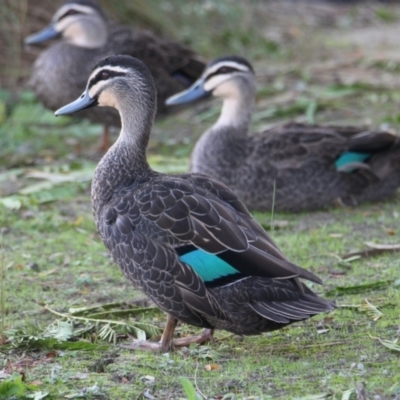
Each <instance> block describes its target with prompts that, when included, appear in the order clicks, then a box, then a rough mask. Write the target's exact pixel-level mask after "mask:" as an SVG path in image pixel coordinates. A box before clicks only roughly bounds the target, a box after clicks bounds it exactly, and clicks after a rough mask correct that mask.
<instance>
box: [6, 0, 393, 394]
mask: <svg viewBox="0 0 400 400" xmlns="http://www.w3.org/2000/svg"><path fill="white" fill-rule="evenodd" d="M178 3H179V2H178V1H177V0H176V1H175V0H174V1H170V2H167V3H164V7H165V9H163V10H162V14H163V15H167V16H168V18H170V19H171V20H172V21H173V24H170V25H171V26H179V27H180V28H181V29H180V30H178V31H174V32H171V34H173V35H174V36H175V37H180V38H181V39H185V40H186V41H187V42H188V43H189V44H191V45H193V46H194V47H195V48H196V49H199V50H201V51H204V54H205V55H207V56H208V55H209V56H216V55H220V54H224V53H225V50H226V51H228V50H229V52H238V53H241V54H245V55H247V56H249V57H251V59H252V60H253V61H255V68H256V71H257V77H258V82H259V95H258V99H257V110H256V111H255V115H254V121H253V129H254V130H255V131H257V130H260V129H263V128H264V127H265V126H268V125H269V124H271V123H279V122H282V121H285V120H287V119H291V118H297V119H300V120H307V119H308V120H315V122H318V123H320V122H330V123H332V122H333V123H343V124H348V123H356V124H365V123H367V124H369V125H371V126H373V127H374V126H375V127H376V126H379V125H380V124H382V123H389V124H390V125H391V127H392V128H395V129H397V130H398V129H399V127H400V117H399V115H400V114H399V102H400V89H399V86H398V85H397V84H395V83H393V84H387V82H388V81H386V83H385V82H383V83H382V82H380V81H378V82H375V81H371V79H370V78H371V74H372V75H373V76H380V74H391V75H390V77H391V79H392V80H391V81H390V82H397V81H396V79H397V77H398V72H399V71H398V63H397V61H395V60H391V59H388V60H381V59H379V60H376V61H373V60H369V59H367V58H368V57H367V54H366V55H365V59H364V58H361V59H355V60H354V61H348V60H347V61H348V62H349V63H350V67H349V66H346V65H345V66H343V67H334V68H333V69H329V68H331V67H326V68H327V70H323V69H322V72H321V67H319V69H318V68H314V67H315V64H316V63H317V64H318V63H320V62H325V61H332V62H333V61H335V62H336V58H337V57H339V58H340V57H343V55H345V56H348V59H349V60H351V57H352V51H353V45H352V44H351V43H350V42H349V41H348V40H347V39H346V38H345V37H344V36H343V34H344V33H351V32H352V31H353V30H354V31H357V24H356V23H354V24H353V22H354V21H355V22H357V21H358V22H357V23H360V18H361V17H362V15H364V14H363V12H365V11H364V9H363V7H362V6H360V7H355V8H353V9H351V10H348V12H347V13H346V14H345V15H344V16H343V17H340V18H341V19H339V20H338V21H336V25H335V26H333V28H327V27H325V26H324V25H323V24H322V25H318V24H317V28H316V27H315V26H314V25H313V24H311V25H307V24H306V23H305V22H304V20H301V21H300V22H298V21H297V19H298V17H296V16H295V15H296V14H293V15H292V14H290V15H287V16H286V17H285V18H287V21H288V23H287V24H284V23H283V22H282V21H283V20H279V18H278V17H276V16H277V15H280V16H281V15H282V13H283V12H282V11H279V10H277V11H276V14H275V9H274V12H272V11H271V10H272V9H271V8H268V7H269V6H267V5H265V8H263V7H262V6H261V5H259V4H258V3H257V4H255V3H254V4H255V5H254V4H253V3H251V4H252V5H253V6H254V8H251V9H250V11H249V12H248V13H247V14H246V10H245V8H246V6H249V4H250V3H249V4H248V3H243V4H242V3H240V4H239V3H234V2H228V1H224V2H221V3H220V4H219V5H216V3H215V4H214V3H213V4H212V6H210V7H203V8H202V7H199V2H195V3H193V4H192V3H191V4H188V5H186V6H185V7H183V8H182V9H180V12H179V13H178V12H176V7H177V4H178ZM137 4H140V3H137ZM146 4H147V3H146ZM168 4H170V5H172V6H171V7H170V8H168V7H167V5H168ZM150 6H151V4H150ZM150 6H149V7H150ZM121 10H122V11H121ZM124 10H125V9H123V5H121V7H120V8H118V9H115V10H114V13H115V15H116V16H121V18H122V14H124ZM142 10H143V13H144V14H146V13H147V14H146V15H148V14H149V13H150V14H151V7H150V8H149V9H146V8H143V9H142ZM149 10H150V11H149ZM397 10H398V8H396V9H395V12H393V14H392V13H391V9H390V8H389V6H388V7H385V8H382V7H381V8H378V9H377V10H376V14H377V16H376V18H377V19H378V20H379V21H380V22H379V23H380V24H383V23H385V21H386V22H390V24H394V23H396V20H397V15H398V11H397ZM125 11H126V10H125ZM245 14H246V15H245ZM255 14H257V19H256V20H257V22H256V23H254V24H253V23H252V21H253V19H252V18H253V17H254V15H255ZM126 15H128V14H126ZM368 15H369V14H368ZM391 15H394V16H395V17H393V18H392V17H391ZM242 16H244V18H242ZM267 16H268V24H269V25H268V29H269V28H271V30H272V31H273V29H277V31H278V32H280V30H282V29H284V28H282V27H283V26H290V23H293V24H294V26H293V27H292V26H290V29H292V28H293V29H294V28H296V29H300V31H299V32H297V31H294V33H291V31H290V32H288V33H287V35H289V36H288V37H289V39H282V40H278V39H274V40H276V41H277V43H278V46H277V47H276V46H275V45H274V40H272V39H271V37H272V36H269V35H268V32H267V33H266V34H265V35H264V32H265V31H264V30H263V29H264V25H262V24H261V22H262V21H261V19H262V18H264V17H265V18H267ZM360 16H361V17H360ZM128 17H129V15H128V16H126V18H128ZM153 17H157V16H156V15H153ZM129 18H130V17H129ZM143 18H144V17H143ZM275 18H278V19H275ZM280 18H282V17H280ZM296 18H297V19H296ZM258 19H260V20H258ZM226 21H230V23H229V24H228V23H226ZM368 21H369V20H368ZM317 22H318V21H317ZM373 22H374V21H372V22H369V24H371V26H373ZM375 22H376V21H375ZM205 24H208V26H209V30H208V31H207V32H206V33H205V34H203V35H201V32H203V31H204V28H203V27H204V25H205ZM235 24H236V25H235ZM346 24H348V25H346ZM253 25H254V26H253ZM266 25H267V24H266ZM232 26H238V27H237V29H236V30H233V29H232ZM368 26H369V25H368ZM220 28H221V29H220ZM257 28H258V30H257ZM288 29H289V28H288ZM296 32H297V33H296ZM339 33H340V34H339ZM290 35H292V36H290ZM261 36H262V37H261ZM283 37H286V36H283ZM290 38H291V39H290ZM268 43H269V44H268ZM344 58H346V57H344ZM313 68H314V69H313ZM346 68H347V69H346ZM332 71H333V72H332ZM340 73H343V76H344V77H345V78H346V76H347V75H346V74H347V73H348V74H351V73H352V74H353V75H354V76H356V77H357V80H356V81H353V82H351V81H346V79H343V80H340V79H339V80H338V79H337V76H336V75H337V74H339V75H340ZM385 76H386V75H385ZM295 88H300V89H299V90H297V91H296V90H294V89H295ZM219 110H220V104H219V102H218V101H211V102H209V103H206V104H199V105H196V106H195V107H193V108H188V109H187V110H184V111H182V112H180V113H179V114H178V115H175V116H174V117H172V118H168V119H164V120H160V121H157V123H156V125H155V127H154V129H153V134H152V139H151V143H150V147H149V159H150V161H151V163H152V165H153V166H154V167H155V168H156V169H159V170H162V171H166V172H175V171H178V172H180V171H185V170H186V169H187V165H188V162H189V161H188V157H189V155H190V152H191V149H192V146H193V143H194V141H195V140H196V139H197V138H198V137H199V135H200V134H201V133H202V132H204V131H205V130H206V129H207V128H208V127H209V126H210V125H211V124H212V123H213V122H214V121H215V120H216V118H217V116H218V113H219ZM100 132H101V127H100V126H99V125H89V124H88V123H87V122H79V123H76V121H74V120H72V119H67V118H63V119H61V118H60V119H55V118H54V117H53V114H52V113H51V112H49V111H46V110H44V109H43V108H42V107H41V106H40V105H39V104H37V103H36V101H35V100H34V98H33V97H32V94H30V93H25V92H22V93H21V94H20V96H19V98H18V99H15V98H14V97H13V96H11V95H10V93H8V92H5V91H2V92H0V196H1V197H0V230H1V232H2V235H1V241H0V249H1V254H0V256H1V258H0V263H1V266H0V267H1V268H0V270H1V269H3V270H4V271H5V274H4V275H3V276H4V277H3V279H2V282H1V283H0V287H1V288H2V293H1V294H0V299H1V300H0V303H1V311H2V312H1V318H2V324H3V323H4V325H5V332H0V335H1V334H4V335H5V336H6V338H8V339H9V342H8V343H5V344H3V345H1V346H0V350H1V351H0V365H1V367H0V369H3V370H4V371H3V372H4V373H5V374H8V375H10V376H9V377H8V378H7V379H5V380H4V379H3V378H6V377H7V375H4V377H3V376H2V375H0V381H2V382H0V399H2V398H7V399H11V398H12V397H11V396H12V395H11V394H10V393H11V392H10V390H15V391H17V392H18V391H19V393H20V397H16V398H29V397H27V396H28V395H32V396H31V397H30V398H36V399H39V398H41V397H40V396H45V397H42V398H46V399H60V398H88V399H115V400H116V399H127V400H128V399H136V398H137V399H144V398H152V397H151V396H153V397H154V398H162V399H164V398H170V399H180V398H189V399H195V398H203V397H204V396H205V397H207V398H219V399H221V398H225V399H233V398H235V399H244V398H247V399H255V398H257V399H261V398H264V399H267V398H273V399H288V398H291V399H295V398H303V399H305V398H309V399H311V398H314V399H315V398H321V399H328V398H329V399H342V398H350V399H356V398H357V396H359V397H358V398H360V399H361V398H363V397H361V395H356V391H359V392H361V391H362V390H365V392H366V393H367V395H368V398H376V399H386V398H396V396H397V397H398V396H399V395H400V383H399V378H398V376H399V373H398V370H399V368H398V363H399V356H400V353H399V349H398V346H399V345H398V344H397V347H396V343H394V342H395V341H396V340H397V339H398V338H399V336H400V319H399V306H400V281H399V270H400V259H399V254H398V253H394V252H387V253H384V254H382V255H380V256H377V257H371V258H359V259H353V260H351V259H350V260H347V259H346V258H345V257H344V255H346V254H347V253H351V252H353V251H356V250H362V249H365V248H366V245H365V242H373V243H389V244H390V243H391V244H398V243H400V230H399V228H398V227H399V219H400V216H399V203H400V197H399V195H398V196H397V197H396V198H394V199H392V200H390V201H388V202H386V203H382V204H372V205H371V204H369V205H368V204H366V205H362V206H360V207H358V208H356V209H349V208H336V209H332V210H328V211H319V212H315V213H302V214H297V215H292V214H284V213H275V214H274V215H273V218H271V215H270V214H268V213H258V212H256V213H254V215H255V216H256V218H257V219H258V220H259V221H260V222H261V224H263V226H265V227H266V229H270V225H271V219H273V223H274V230H273V232H272V236H273V237H274V239H275V240H276V242H277V243H278V244H279V246H280V247H281V248H282V250H283V251H284V253H285V254H286V255H287V256H288V257H289V259H290V260H292V261H293V262H295V263H297V264H299V265H301V266H303V267H304V268H307V269H309V270H311V271H313V272H314V273H316V274H317V275H318V276H320V277H321V278H322V279H323V281H324V286H321V287H320V286H318V285H312V287H313V289H314V290H316V291H317V292H318V293H320V294H321V295H322V296H324V297H327V298H329V299H331V300H335V301H336V302H337V304H338V306H339V308H338V309H337V310H335V311H334V312H333V313H331V314H329V315H320V316H317V317H315V318H312V319H311V320H308V321H305V322H303V323H298V324H294V325H291V326H289V327H287V328H285V329H282V330H280V331H276V332H272V333H269V334H264V335H260V336H253V337H244V338H243V337H238V336H234V335H230V334H228V333H227V332H217V333H216V338H217V342H216V343H215V344H213V345H209V346H202V347H194V346H192V347H191V348H189V349H182V350H180V351H177V352H176V353H170V354H166V355H162V354H148V353H144V352H131V351H128V350H126V349H122V348H120V347H119V344H121V343H129V341H130V340H131V339H132V337H133V336H134V333H135V332H136V334H137V333H138V332H139V334H140V331H139V330H136V331H135V330H134V328H135V327H136V328H138V327H142V328H143V327H144V326H145V327H147V328H146V329H149V331H150V330H151V329H153V328H154V327H156V328H161V329H162V327H163V325H164V323H165V316H164V315H163V314H162V313H160V312H157V310H154V309H153V308H151V305H150V304H148V302H146V301H145V300H143V295H142V294H141V293H139V292H137V291H135V290H134V289H133V288H132V287H131V285H130V284H129V283H128V282H127V281H126V280H125V279H124V277H123V276H122V274H121V272H120V271H119V270H118V268H117V267H116V266H115V265H114V264H113V263H112V261H111V259H110V258H109V257H108V255H107V253H106V250H105V247H104V246H103V244H102V243H101V242H100V240H99V238H98V236H97V233H96V231H95V227H94V223H93V219H92V212H91V205H90V182H89V177H90V175H91V173H92V171H93V169H94V166H95V164H96V162H97V161H98V159H99V156H98V154H97V153H96V151H95V147H96V142H97V140H98V139H97V138H98V136H99V134H100ZM40 177H41V179H39V178H40ZM65 178H68V179H67V181H66V182H64V183H63V182H61V179H65ZM365 299H367V301H368V302H366V301H365ZM126 303H128V304H126ZM94 306H102V307H103V309H99V308H96V309H93V307H94ZM79 307H83V308H84V310H83V311H82V310H81V313H80V314H79V313H78V312H77V311H76V309H77V308H79ZM374 307H377V308H378V309H379V311H380V312H381V313H382V315H381V316H380V318H378V319H377V320H374V319H373V318H374V317H377V316H378V315H379V312H378V311H376V309H375V308H374ZM71 308H74V309H75V311H74V312H73V313H71V314H70V319H69V320H68V319H65V318H64V319H63V318H61V317H60V315H56V314H55V313H59V314H63V315H65V314H68V313H69V310H70V309H71ZM49 310H51V311H49ZM100 312H102V313H103V314H102V315H103V317H102V320H104V321H109V324H108V326H107V324H106V323H98V324H96V323H95V322H93V320H92V319H93V317H94V316H95V315H96V313H97V315H98V313H100ZM107 312H109V313H108V314H107ZM104 313H106V314H104ZM76 317H78V318H80V319H78V318H76ZM2 324H0V326H2ZM118 324H119V325H118ZM124 324H125V325H124ZM2 329H3V328H2ZM102 329H103V330H102ZM146 329H144V330H146ZM102 332H103V333H106V334H109V336H108V337H109V338H112V339H116V344H114V343H113V341H111V342H109V341H107V340H104V337H102ZM197 332H198V330H196V329H194V328H193V327H190V326H187V325H180V326H179V327H178V329H177V335H180V336H182V335H188V334H193V333H197ZM55 337H58V338H62V339H64V341H59V340H57V339H55ZM157 338H158V337H157V335H154V337H153V338H152V339H153V340H157ZM377 338H379V339H381V341H380V340H378V339H377ZM385 341H386V342H385ZM391 343H392V344H391ZM13 373H14V374H16V375H12V374H13ZM19 377H22V378H21V379H20V378H19ZM362 385H365V388H364V389H363V386H362ZM312 395H315V396H317V395H319V397H307V396H312ZM33 396H36V397H33ZM79 396H80V397H79ZM196 396H197V397H196ZM224 396H225V397H224Z"/></svg>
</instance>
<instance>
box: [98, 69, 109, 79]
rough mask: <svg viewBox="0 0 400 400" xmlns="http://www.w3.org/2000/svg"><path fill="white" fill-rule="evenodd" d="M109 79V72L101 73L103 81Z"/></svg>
mask: <svg viewBox="0 0 400 400" xmlns="http://www.w3.org/2000/svg"><path fill="white" fill-rule="evenodd" d="M109 77H110V73H109V72H107V71H103V72H101V74H100V79H101V80H103V81H105V80H106V79H108V78H109Z"/></svg>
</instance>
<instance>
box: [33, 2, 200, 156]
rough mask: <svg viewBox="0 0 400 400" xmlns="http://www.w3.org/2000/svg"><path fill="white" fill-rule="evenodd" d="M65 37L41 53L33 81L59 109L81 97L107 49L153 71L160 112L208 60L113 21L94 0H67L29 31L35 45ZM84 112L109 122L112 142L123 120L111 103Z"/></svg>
mask: <svg viewBox="0 0 400 400" xmlns="http://www.w3.org/2000/svg"><path fill="white" fill-rule="evenodd" d="M54 38H61V41H58V42H57V43H54V44H52V45H51V46H50V47H49V48H47V49H46V50H44V51H43V52H42V53H41V54H40V55H39V57H38V58H37V59H36V61H35V63H34V66H33V71H32V76H31V78H30V81H29V86H30V87H31V88H32V89H33V91H34V92H35V94H36V96H37V97H38V99H39V101H40V102H42V103H43V105H44V106H45V107H47V108H49V109H50V110H53V111H55V110H57V109H58V108H60V107H61V106H63V105H64V104H66V103H68V102H69V101H72V100H73V99H75V98H76V97H78V96H79V95H80V94H81V93H82V90H83V89H84V88H85V85H86V78H87V77H88V75H89V74H90V72H91V70H92V67H93V66H94V65H95V64H96V63H97V62H98V61H100V60H101V59H102V58H104V57H106V56H108V55H117V54H127V55H131V56H134V57H136V58H139V59H140V60H142V61H143V62H144V63H145V64H146V66H147V67H148V69H149V70H150V72H151V74H152V75H153V78H154V81H155V84H156V88H157V93H158V101H157V113H158V114H157V115H165V114H167V112H168V109H167V107H166V106H165V100H166V99H167V98H168V97H169V96H171V95H173V94H174V93H177V92H179V91H182V90H184V89H185V88H187V87H189V86H190V85H191V84H192V83H193V82H194V81H196V79H197V78H199V76H200V75H201V73H202V72H203V70H204V68H205V63H204V62H203V61H202V60H201V58H200V57H199V56H198V55H196V54H195V53H194V52H193V51H192V50H190V49H188V48H187V47H185V46H184V45H182V44H180V43H178V42H175V41H172V40H169V39H166V38H161V37H157V36H155V35H154V34H152V33H151V32H148V31H143V30H137V29H132V28H130V27H127V26H121V25H118V24H114V23H109V21H108V19H107V17H106V16H105V14H104V12H103V10H102V9H101V8H100V6H99V5H98V4H97V3H96V2H95V1H94V0H68V1H66V2H64V3H63V4H62V6H61V7H60V8H59V9H58V10H57V11H56V13H55V14H54V16H53V18H52V21H51V23H50V25H49V26H47V27H46V28H44V29H43V30H42V31H40V32H38V33H35V34H33V35H30V36H28V37H27V38H26V39H25V43H26V44H28V45H34V44H38V43H42V42H45V41H47V40H50V39H54ZM80 117H84V118H89V119H90V120H91V121H92V122H95V123H102V124H104V127H105V128H104V134H103V139H102V145H101V148H102V149H103V150H105V149H107V148H108V147H109V145H110V143H109V137H108V133H107V132H108V129H107V127H108V126H115V127H119V126H120V118H119V115H118V113H117V112H116V111H115V110H114V109H112V108H108V109H107V110H101V112H99V110H98V109H92V110H87V111H85V112H82V113H81V115H80Z"/></svg>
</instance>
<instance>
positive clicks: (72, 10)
mask: <svg viewBox="0 0 400 400" xmlns="http://www.w3.org/2000/svg"><path fill="white" fill-rule="evenodd" d="M76 14H83V13H81V12H80V11H77V10H75V9H73V8H71V9H70V10H68V11H67V12H66V13H65V14H63V15H61V16H60V17H59V18H58V20H59V21H61V20H62V19H64V18H65V17H69V16H71V15H76Z"/></svg>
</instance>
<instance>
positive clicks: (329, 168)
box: [191, 123, 400, 212]
mask: <svg viewBox="0 0 400 400" xmlns="http://www.w3.org/2000/svg"><path fill="white" fill-rule="evenodd" d="M239 129H240V128H239ZM245 129H246V128H244V129H243V130H242V131H240V132H237V137H238V138H237V139H233V138H234V137H235V134H234V133H233V131H234V130H235V128H231V127H218V128H217V129H215V130H214V129H211V130H210V131H208V132H206V133H205V134H204V135H203V136H202V137H201V138H200V140H199V141H198V142H197V144H196V146H195V148H194V150H193V153H192V159H191V170H192V171H193V172H201V173H204V174H207V175H209V176H212V177H214V178H215V179H220V180H222V181H223V182H224V183H225V184H226V185H227V186H229V187H230V188H231V189H232V190H233V191H234V192H235V193H236V194H237V195H238V196H239V197H240V198H241V199H242V200H243V201H244V203H245V204H246V205H247V206H248V207H249V208H250V209H255V210H263V211H271V210H272V205H273V204H274V207H275V209H276V210H280V211H291V212H299V211H313V210H316V209H323V208H327V207H332V206H334V205H335V204H338V203H339V204H340V203H342V204H345V205H350V206H355V205H357V204H360V203H362V202H369V201H380V200H384V199H387V198H389V197H391V196H393V195H394V194H395V192H396V190H397V189H398V187H399V186H400V176H399V174H398V173H397V171H399V168H400V143H399V139H398V138H397V137H396V136H394V135H392V134H391V133H388V132H381V131H367V130H363V129H362V128H356V127H334V126H318V125H307V124H297V123H289V124H285V125H281V126H278V127H276V128H273V129H270V130H268V131H265V132H263V133H261V134H256V135H250V136H247V134H246V135H245V136H244V135H243V132H244V130H245ZM376 142H377V143H376ZM369 143H373V147H372V146H369ZM353 149H357V151H356V152H355V154H356V155H357V154H367V157H366V158H367V160H366V161H365V162H357V163H351V162H349V164H353V167H354V170H351V171H346V170H340V169H338V168H337V166H336V162H337V160H338V159H340V158H341V156H342V155H343V154H350V153H351V152H352V151H353ZM349 164H347V165H349Z"/></svg>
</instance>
